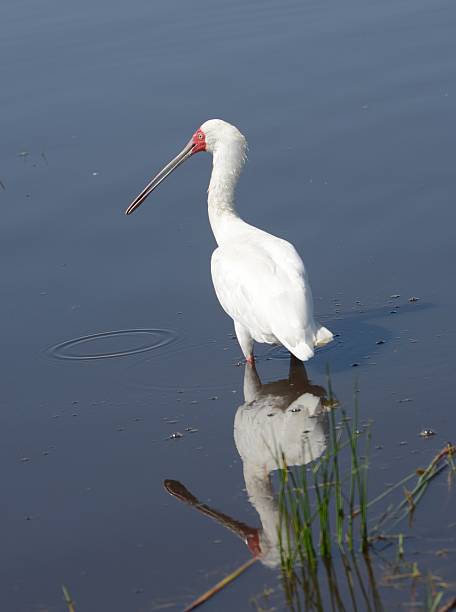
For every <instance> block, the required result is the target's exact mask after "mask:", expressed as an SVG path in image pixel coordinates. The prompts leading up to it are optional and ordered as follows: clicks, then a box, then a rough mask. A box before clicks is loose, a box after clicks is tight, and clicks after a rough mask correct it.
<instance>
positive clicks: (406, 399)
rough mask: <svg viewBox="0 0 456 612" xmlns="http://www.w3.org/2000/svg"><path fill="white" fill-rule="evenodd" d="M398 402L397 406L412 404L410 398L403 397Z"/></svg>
mask: <svg viewBox="0 0 456 612" xmlns="http://www.w3.org/2000/svg"><path fill="white" fill-rule="evenodd" d="M397 401H398V402H399V404H406V403H407V402H413V400H412V398H411V397H404V398H402V399H400V400H397Z"/></svg>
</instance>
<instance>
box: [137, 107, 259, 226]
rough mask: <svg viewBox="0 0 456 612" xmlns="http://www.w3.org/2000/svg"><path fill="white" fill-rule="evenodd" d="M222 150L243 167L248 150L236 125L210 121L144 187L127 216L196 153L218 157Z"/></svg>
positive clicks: (216, 120) (220, 120) (218, 120)
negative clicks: (206, 152)
mask: <svg viewBox="0 0 456 612" xmlns="http://www.w3.org/2000/svg"><path fill="white" fill-rule="evenodd" d="M222 150H223V151H225V152H227V153H232V154H235V155H236V156H237V157H238V158H239V160H240V162H241V165H242V163H243V162H244V160H245V154H246V150H247V143H246V140H245V138H244V136H243V135H242V134H241V132H240V131H239V130H238V129H237V128H236V127H235V126H234V125H231V124H230V123H227V122H226V121H223V120H222V119H209V120H208V121H205V122H204V123H203V124H202V126H201V127H199V128H198V129H197V130H196V132H195V133H194V134H193V136H192V137H191V139H190V140H189V141H188V143H187V144H186V145H185V147H184V148H183V149H182V151H181V152H180V153H179V154H178V155H176V157H175V158H174V159H172V160H171V161H170V162H169V163H168V164H167V165H166V166H165V167H164V168H163V169H162V170H160V172H159V173H158V174H157V175H156V176H154V178H153V179H152V180H151V181H150V182H149V183H148V184H147V185H146V186H145V187H144V189H143V190H142V191H141V193H140V194H139V195H138V196H137V197H136V198H135V199H134V200H133V202H132V203H131V204H130V206H129V207H128V208H127V210H126V211H125V214H126V215H130V214H131V213H132V212H133V211H134V210H136V208H138V206H141V204H142V203H143V202H144V200H145V199H146V198H147V196H148V195H150V194H151V193H152V191H153V190H154V189H155V188H156V187H158V186H159V185H160V183H161V182H162V181H164V180H165V178H166V177H167V176H169V175H170V174H171V172H173V171H174V170H175V169H176V168H177V167H178V166H180V165H181V164H182V163H183V162H184V161H185V160H186V159H188V158H189V157H191V156H192V155H195V153H199V152H200V151H208V152H209V153H212V154H213V155H216V154H217V153H218V152H220V151H222Z"/></svg>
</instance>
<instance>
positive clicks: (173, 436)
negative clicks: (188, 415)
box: [168, 431, 184, 440]
mask: <svg viewBox="0 0 456 612" xmlns="http://www.w3.org/2000/svg"><path fill="white" fill-rule="evenodd" d="M183 437H184V434H182V433H181V432H180V431H175V432H174V433H172V434H171V435H170V436H169V438H168V440H178V439H179V438H183Z"/></svg>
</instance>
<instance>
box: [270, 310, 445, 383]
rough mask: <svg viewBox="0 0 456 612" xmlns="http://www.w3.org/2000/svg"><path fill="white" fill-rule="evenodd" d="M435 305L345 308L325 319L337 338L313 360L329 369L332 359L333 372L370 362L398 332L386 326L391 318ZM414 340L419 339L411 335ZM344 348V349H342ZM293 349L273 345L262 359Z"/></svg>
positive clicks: (418, 312)
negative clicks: (395, 332) (349, 309)
mask: <svg viewBox="0 0 456 612" xmlns="http://www.w3.org/2000/svg"><path fill="white" fill-rule="evenodd" d="M432 308H435V305H434V304H432V303H430V302H419V303H418V304H417V303H406V304H398V303H396V302H391V303H390V304H387V305H386V306H378V307H373V308H359V309H354V310H352V311H341V312H340V313H338V315H337V317H334V318H328V319H326V318H325V320H324V324H325V325H326V326H327V327H328V328H329V329H331V331H332V332H333V333H334V335H335V338H334V341H333V342H331V343H330V344H328V345H327V346H325V347H323V348H321V349H318V353H317V355H318V356H319V359H316V360H314V361H313V362H312V366H314V369H315V370H316V371H319V372H323V373H324V372H325V371H326V364H327V363H328V361H329V360H330V362H331V372H333V373H338V372H343V371H345V370H348V369H350V368H351V367H353V365H354V364H356V366H363V365H368V364H369V359H370V358H371V357H374V356H375V355H377V354H379V352H381V350H382V346H383V345H385V344H387V343H388V342H390V341H391V340H392V339H393V337H394V332H393V331H392V329H391V326H390V324H388V325H387V324H384V325H382V322H383V321H385V322H386V320H387V318H388V317H397V318H399V319H400V318H401V316H404V315H405V316H408V315H411V314H415V315H421V314H423V313H425V312H427V311H428V310H429V309H432ZM409 340H410V341H412V342H413V341H415V340H414V338H410V339H409ZM341 348H343V352H342V351H341V350H340V349H341ZM288 358H289V352H288V351H287V350H286V349H284V348H283V347H278V346H275V347H272V348H269V349H268V350H267V351H266V352H264V353H262V354H260V356H259V358H258V360H259V361H264V360H267V359H285V360H286V359H288Z"/></svg>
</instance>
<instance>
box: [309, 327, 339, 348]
mask: <svg viewBox="0 0 456 612" xmlns="http://www.w3.org/2000/svg"><path fill="white" fill-rule="evenodd" d="M333 339H334V336H333V334H332V333H331V332H330V331H329V329H328V328H327V327H323V325H320V327H319V328H318V330H317V333H316V334H315V338H314V343H315V346H317V347H318V346H324V345H325V344H328V342H331V341H332V340H333Z"/></svg>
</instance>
